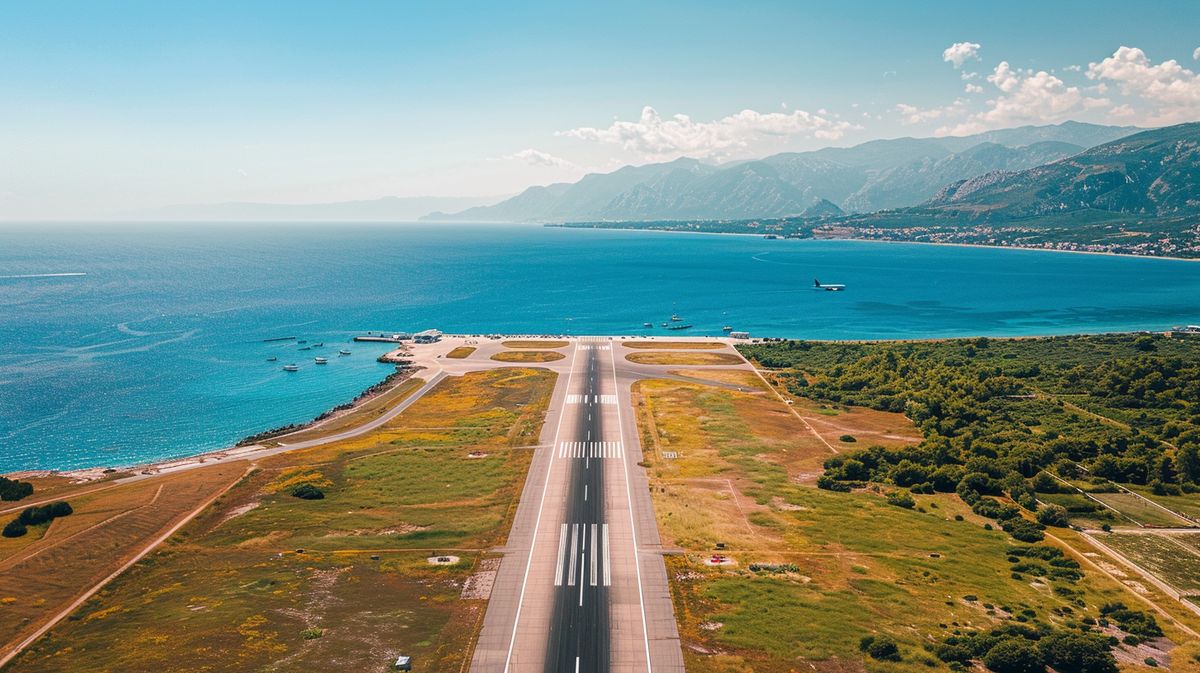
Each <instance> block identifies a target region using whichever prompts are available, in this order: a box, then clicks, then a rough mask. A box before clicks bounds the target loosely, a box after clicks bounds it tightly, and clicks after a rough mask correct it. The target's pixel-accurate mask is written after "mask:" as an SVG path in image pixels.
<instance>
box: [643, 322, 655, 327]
mask: <svg viewBox="0 0 1200 673" xmlns="http://www.w3.org/2000/svg"><path fill="white" fill-rule="evenodd" d="M642 327H654V323H652V322H644V323H642Z"/></svg>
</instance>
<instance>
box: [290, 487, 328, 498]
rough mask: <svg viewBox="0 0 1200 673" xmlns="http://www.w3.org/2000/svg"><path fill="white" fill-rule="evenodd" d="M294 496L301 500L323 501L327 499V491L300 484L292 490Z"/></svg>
mask: <svg viewBox="0 0 1200 673" xmlns="http://www.w3.org/2000/svg"><path fill="white" fill-rule="evenodd" d="M292 495H293V496H294V497H297V498H300V499H301V500H321V499H323V498H324V497H325V491H322V490H321V489H319V488H317V487H316V486H313V485H312V484H300V485H298V486H296V487H295V488H293V489H292Z"/></svg>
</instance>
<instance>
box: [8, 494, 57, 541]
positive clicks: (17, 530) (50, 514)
mask: <svg viewBox="0 0 1200 673" xmlns="http://www.w3.org/2000/svg"><path fill="white" fill-rule="evenodd" d="M74 511H75V510H74V509H72V508H71V505H70V504H69V503H66V502H62V501H59V502H53V503H50V504H49V505H36V506H34V507H26V508H25V509H23V510H21V513H20V514H18V515H17V518H15V519H13V520H12V521H9V522H8V523H7V524H6V525H5V526H4V529H3V531H0V534H2V535H4V537H21V536H22V535H24V534H25V533H27V532H28V531H29V526H40V525H41V524H44V523H50V522H51V521H53V520H54V519H57V518H59V517H62V516H69V515H70V514H72V513H73V512H74Z"/></svg>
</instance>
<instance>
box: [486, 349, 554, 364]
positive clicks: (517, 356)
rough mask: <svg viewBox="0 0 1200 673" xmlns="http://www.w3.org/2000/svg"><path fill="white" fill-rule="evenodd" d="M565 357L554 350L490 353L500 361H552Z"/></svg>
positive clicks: (494, 358)
mask: <svg viewBox="0 0 1200 673" xmlns="http://www.w3.org/2000/svg"><path fill="white" fill-rule="evenodd" d="M565 357H567V356H566V355H563V354H562V353H556V352H554V351H500V352H499V353H496V354H494V355H492V359H493V360H499V361H500V362H554V361H555V360H561V359H563V358H565Z"/></svg>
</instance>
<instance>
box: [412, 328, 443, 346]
mask: <svg viewBox="0 0 1200 673" xmlns="http://www.w3.org/2000/svg"><path fill="white" fill-rule="evenodd" d="M441 340H442V333H441V332H439V331H437V330H435V329H427V330H425V331H424V332H417V333H416V334H414V335H413V341H415V342H416V343H419V344H431V343H437V342H438V341H441Z"/></svg>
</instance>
